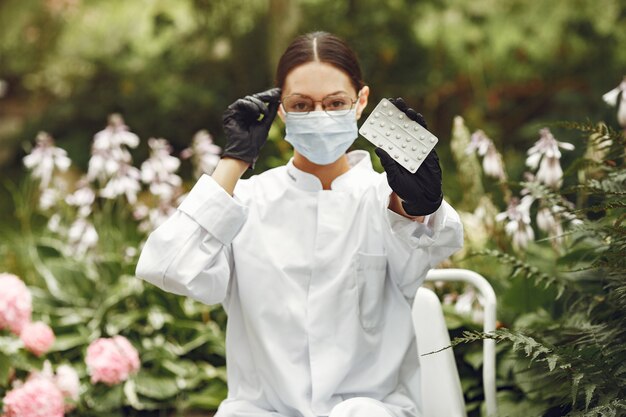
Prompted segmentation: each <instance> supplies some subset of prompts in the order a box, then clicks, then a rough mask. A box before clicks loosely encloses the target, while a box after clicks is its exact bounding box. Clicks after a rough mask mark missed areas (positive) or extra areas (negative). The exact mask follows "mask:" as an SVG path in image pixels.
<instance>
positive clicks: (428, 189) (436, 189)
mask: <svg viewBox="0 0 626 417" xmlns="http://www.w3.org/2000/svg"><path fill="white" fill-rule="evenodd" d="M389 101H390V102H391V103H392V104H393V105H395V106H396V107H397V108H398V109H399V110H400V111H402V112H404V114H406V115H407V117H408V118H409V119H411V120H413V121H415V122H417V123H419V124H420V125H422V126H423V127H424V129H428V128H427V127H426V121H425V120H424V117H423V116H422V115H421V114H420V113H417V112H416V111H415V110H413V109H412V108H410V107H409V106H407V104H406V103H405V102H404V100H402V98H400V97H399V98H397V99H392V98H391V99H389ZM375 152H376V155H378V157H379V158H380V162H381V163H382V165H383V168H385V172H386V173H387V182H388V183H389V186H390V187H391V189H392V190H393V191H394V192H395V193H396V194H397V195H398V197H400V198H401V199H402V207H403V208H404V211H406V213H407V214H409V215H411V216H425V215H427V214H431V213H434V212H435V211H437V209H438V208H439V206H440V205H441V201H442V200H443V192H442V190H441V167H440V166H439V157H438V156H437V152H435V150H434V149H433V150H432V151H431V152H430V153H429V154H428V156H426V159H425V160H424V162H423V163H422V165H420V167H419V168H418V170H417V171H415V173H414V174H411V173H410V172H409V171H408V170H407V169H405V168H404V167H403V166H402V165H400V164H399V163H397V162H396V161H395V160H394V159H393V158H392V157H391V156H389V154H388V153H387V152H385V151H384V150H383V149H381V148H376V151H375Z"/></svg>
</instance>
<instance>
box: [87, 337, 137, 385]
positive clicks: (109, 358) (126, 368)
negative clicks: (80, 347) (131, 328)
mask: <svg viewBox="0 0 626 417" xmlns="http://www.w3.org/2000/svg"><path fill="white" fill-rule="evenodd" d="M85 362H86V363H87V368H88V370H89V374H90V375H91V383H92V384H95V383H97V382H104V383H105V384H107V385H115V384H119V383H120V382H122V381H126V380H127V379H128V377H129V376H130V374H131V373H134V372H136V371H137V370H138V369H139V366H140V362H139V353H137V350H136V349H135V348H134V347H133V345H131V344H130V342H129V341H128V339H126V338H125V337H124V336H114V337H112V338H100V339H97V340H95V341H93V342H92V343H91V344H90V345H89V347H88V348H87V357H86V358H85Z"/></svg>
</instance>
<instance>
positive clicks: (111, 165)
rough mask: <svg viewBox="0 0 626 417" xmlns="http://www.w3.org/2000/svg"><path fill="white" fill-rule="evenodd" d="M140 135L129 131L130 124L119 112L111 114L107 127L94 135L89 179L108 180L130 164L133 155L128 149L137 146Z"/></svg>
mask: <svg viewBox="0 0 626 417" xmlns="http://www.w3.org/2000/svg"><path fill="white" fill-rule="evenodd" d="M138 144H139V137H138V136H137V135H135V134H134V133H132V132H130V131H128V126H126V125H125V124H124V120H123V119H122V117H121V116H120V115H119V114H113V115H111V116H109V123H108V125H107V127H106V128H105V129H103V130H101V131H100V132H98V133H96V134H95V136H94V141H93V144H92V146H91V155H92V156H91V158H90V159H89V167H88V170H87V179H88V180H89V181H93V180H95V179H99V180H100V181H106V180H107V179H108V178H110V177H111V176H113V175H115V174H116V173H117V171H119V169H120V167H121V166H123V165H130V164H131V163H132V157H131V155H130V152H128V150H127V149H126V147H129V148H135V147H137V145H138Z"/></svg>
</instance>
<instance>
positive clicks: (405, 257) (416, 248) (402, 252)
mask: <svg viewBox="0 0 626 417" xmlns="http://www.w3.org/2000/svg"><path fill="white" fill-rule="evenodd" d="M382 177H383V178H384V182H382V181H381V183H380V184H379V187H378V189H379V190H378V193H379V197H380V201H381V203H382V204H381V210H382V219H383V225H382V230H383V239H384V245H385V249H386V252H387V260H388V268H389V269H388V271H389V274H390V276H391V278H392V279H393V280H394V281H395V282H396V283H397V284H398V286H399V287H400V289H401V290H402V292H403V294H404V295H405V296H406V297H407V298H409V299H412V298H413V297H415V293H416V291H417V289H418V288H419V287H420V286H421V285H422V283H423V282H424V279H425V278H426V274H427V273H428V270H429V269H431V268H433V267H435V266H436V265H437V264H439V263H440V262H441V261H443V260H444V259H446V258H447V257H449V256H450V255H452V254H453V253H455V252H456V251H458V250H459V249H461V248H462V247H463V225H462V223H461V220H460V218H459V215H458V214H457V212H456V211H455V210H454V209H453V208H452V206H450V204H448V203H447V202H446V201H445V200H444V201H443V202H442V203H441V206H440V207H439V209H437V211H435V212H434V213H432V214H430V215H429V216H426V218H425V219H424V222H423V223H420V222H416V221H413V220H410V219H407V218H406V217H403V216H401V215H399V214H397V213H395V212H393V211H392V210H390V209H389V208H388V206H389V196H390V194H391V192H392V190H391V188H389V185H388V184H387V181H386V177H385V176H384V175H382Z"/></svg>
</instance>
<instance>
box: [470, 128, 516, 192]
mask: <svg viewBox="0 0 626 417" xmlns="http://www.w3.org/2000/svg"><path fill="white" fill-rule="evenodd" d="M465 152H466V153H468V154H469V153H472V152H476V153H478V155H480V156H482V157H483V170H484V171H485V175H488V176H490V177H493V178H498V179H500V180H505V179H506V174H505V172H504V164H503V162H502V155H500V153H499V152H498V150H497V149H496V146H495V145H494V143H493V141H492V140H491V139H490V138H489V137H487V135H486V134H485V132H483V131H482V130H477V131H476V132H474V133H472V136H471V138H470V144H469V145H468V146H467V149H466V150H465Z"/></svg>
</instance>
